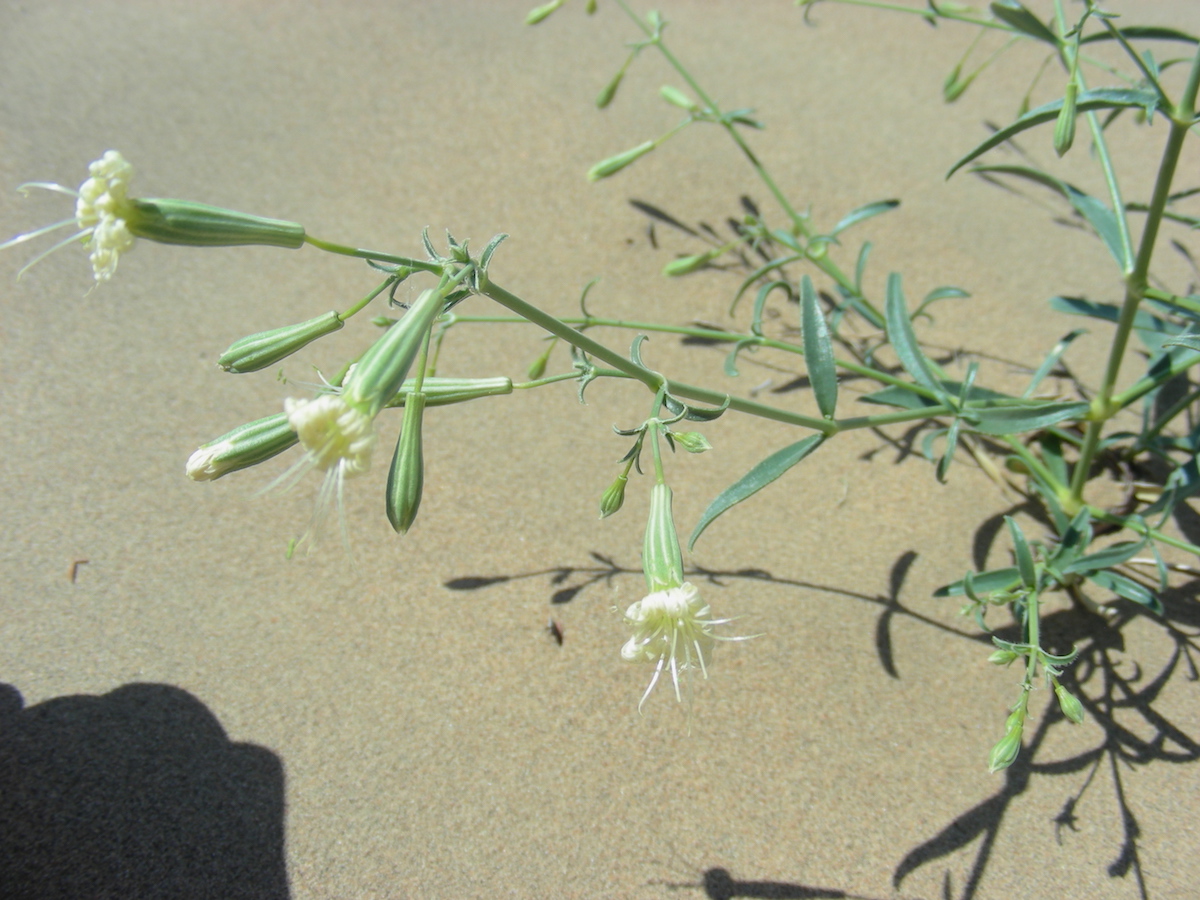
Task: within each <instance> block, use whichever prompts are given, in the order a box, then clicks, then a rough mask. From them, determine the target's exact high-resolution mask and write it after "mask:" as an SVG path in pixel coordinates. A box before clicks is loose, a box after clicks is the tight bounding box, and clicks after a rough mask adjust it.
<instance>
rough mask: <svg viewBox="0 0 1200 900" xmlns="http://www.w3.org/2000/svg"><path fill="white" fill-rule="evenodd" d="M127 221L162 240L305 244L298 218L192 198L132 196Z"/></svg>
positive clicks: (215, 244)
mask: <svg viewBox="0 0 1200 900" xmlns="http://www.w3.org/2000/svg"><path fill="white" fill-rule="evenodd" d="M125 223H126V226H127V227H128V228H129V232H130V233H131V234H132V235H134V236H135V237H141V238H146V239H147V240H151V241H157V242H158V243H160V244H187V245H190V246H192V247H236V246H241V245H243V244H263V245H266V246H268V247H286V248H288V249H291V250H295V249H297V248H299V247H302V246H304V226H303V225H300V224H298V223H296V222H284V221H282V220H281V219H264V218H261V217H260V216H251V215H247V214H246V213H240V212H234V211H233V210H231V209H221V208H220V207H216V206H208V205H207V204H205V203H193V202H192V201H190V200H161V199H160V200H130V201H129V205H128V207H127V209H126V219H125Z"/></svg>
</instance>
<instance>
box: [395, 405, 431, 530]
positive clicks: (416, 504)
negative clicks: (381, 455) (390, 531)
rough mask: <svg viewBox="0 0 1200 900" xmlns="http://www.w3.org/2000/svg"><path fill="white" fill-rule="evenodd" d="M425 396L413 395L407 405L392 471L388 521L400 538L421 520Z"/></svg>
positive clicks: (423, 485) (423, 484)
mask: <svg viewBox="0 0 1200 900" xmlns="http://www.w3.org/2000/svg"><path fill="white" fill-rule="evenodd" d="M424 414H425V394H424V393H421V392H417V393H414V394H410V395H409V397H408V402H407V403H405V405H404V422H403V424H401V426H400V438H399V439H398V440H397V441H396V452H395V454H394V455H393V456H392V468H391V469H390V470H389V471H388V482H387V517H388V521H389V522H391V523H392V527H393V528H394V529H396V532H397V533H398V534H406V533H407V532H408V529H409V528H411V527H412V524H413V522H415V521H416V519H417V510H418V509H420V507H421V492H422V490H423V489H424V487H425V456H424V451H423V450H422V448H421V420H422V418H423V416H424Z"/></svg>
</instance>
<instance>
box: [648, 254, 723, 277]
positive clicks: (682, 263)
mask: <svg viewBox="0 0 1200 900" xmlns="http://www.w3.org/2000/svg"><path fill="white" fill-rule="evenodd" d="M724 252H725V249H724V248H723V247H722V248H719V249H715V250H708V251H706V252H704V253H697V254H696V255H694V256H681V257H679V258H678V259H673V260H671V261H670V262H669V263H667V264H666V265H665V266H663V270H662V273H663V274H664V275H666V276H667V277H668V278H678V277H679V276H681V275H690V274H691V273H692V272H695V271H696V270H698V269H703V268H704V267H705V266H707V265H708V264H709V263H710V262H712V261H713V260H714V259H716V258H717V257H718V256H720V255H721V254H722V253H724Z"/></svg>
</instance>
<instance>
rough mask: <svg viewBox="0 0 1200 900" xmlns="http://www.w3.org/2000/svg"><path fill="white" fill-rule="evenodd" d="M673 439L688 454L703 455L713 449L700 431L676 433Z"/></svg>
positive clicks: (673, 433)
mask: <svg viewBox="0 0 1200 900" xmlns="http://www.w3.org/2000/svg"><path fill="white" fill-rule="evenodd" d="M671 438H672V439H673V440H674V441H675V443H677V444H678V445H679V446H680V447H682V448H683V449H684V450H686V451H687V452H688V453H703V452H704V451H705V450H711V449H712V444H710V443H709V442H708V438H706V437H705V436H704V435H702V434H701V433H700V432H698V431H674V432H672V433H671Z"/></svg>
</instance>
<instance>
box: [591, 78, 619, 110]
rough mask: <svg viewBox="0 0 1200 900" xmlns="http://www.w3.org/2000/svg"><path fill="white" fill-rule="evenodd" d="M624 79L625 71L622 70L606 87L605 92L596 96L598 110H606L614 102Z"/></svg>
mask: <svg viewBox="0 0 1200 900" xmlns="http://www.w3.org/2000/svg"><path fill="white" fill-rule="evenodd" d="M624 77H625V70H624V69H621V71H619V72H617V74H616V75H614V76H613V77H612V81H610V82H609V83H608V84H606V85H605V86H604V90H602V91H601V92H600V93H599V94H597V95H596V108H597V109H604V108H606V107H607V106H608V104H610V103H612V102H613V97H615V96H617V88H619V87H620V86H621V79H622V78H624Z"/></svg>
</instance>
